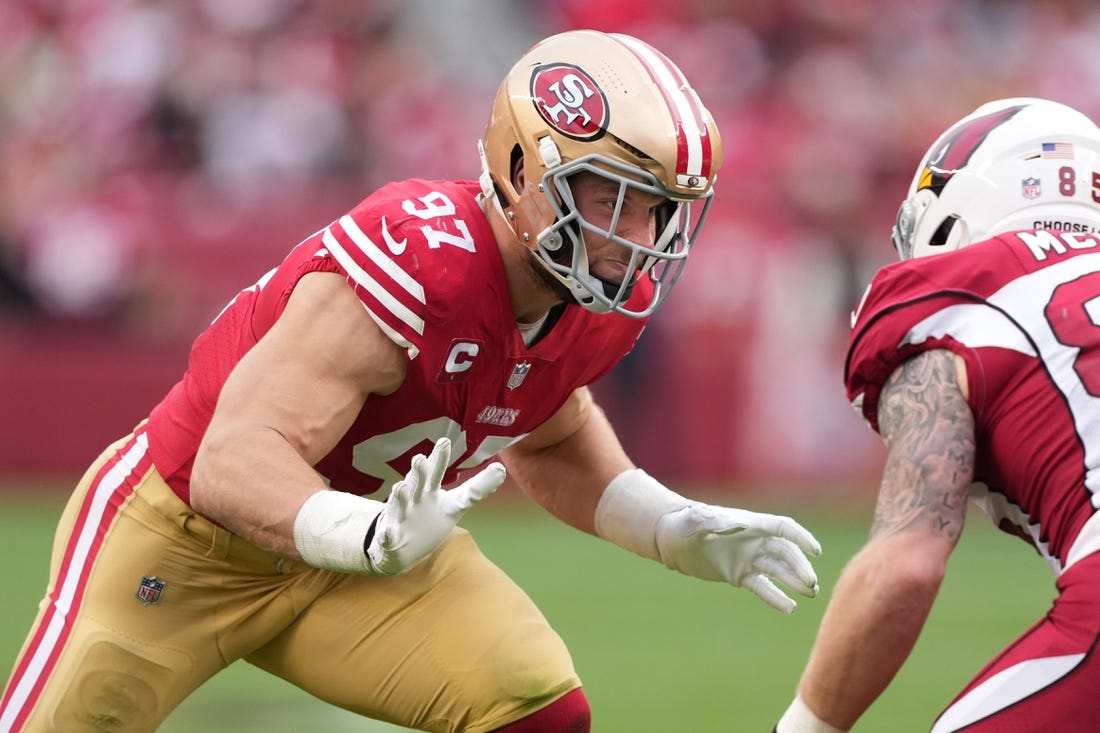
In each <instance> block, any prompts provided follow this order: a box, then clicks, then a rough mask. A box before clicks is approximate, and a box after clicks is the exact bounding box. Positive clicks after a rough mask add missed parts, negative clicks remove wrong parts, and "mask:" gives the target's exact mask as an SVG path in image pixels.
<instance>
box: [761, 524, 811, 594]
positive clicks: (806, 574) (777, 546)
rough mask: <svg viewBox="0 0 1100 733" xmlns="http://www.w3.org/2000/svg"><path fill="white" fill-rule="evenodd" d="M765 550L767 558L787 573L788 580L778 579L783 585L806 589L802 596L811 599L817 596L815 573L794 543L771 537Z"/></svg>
mask: <svg viewBox="0 0 1100 733" xmlns="http://www.w3.org/2000/svg"><path fill="white" fill-rule="evenodd" d="M765 548H766V550H767V553H768V557H770V558H774V559H775V560H776V561H777V562H778V563H780V564H781V565H782V567H784V568H785V569H786V570H787V571H789V580H788V579H787V578H781V579H780V580H782V582H783V583H784V584H785V585H788V586H790V587H791V588H806V589H807V591H808V592H807V593H803V595H808V596H811V597H813V596H815V595H817V573H816V572H815V571H814V567H813V565H811V564H810V561H809V560H808V559H807V558H806V556H805V555H803V554H802V550H801V549H800V548H799V547H798V546H797V545H796V544H795V543H793V542H791V541H790V540H785V539H781V538H779V537H773V538H771V539H770V540H768V541H767V543H766V544H765ZM800 592H801V591H800Z"/></svg>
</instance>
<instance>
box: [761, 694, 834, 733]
mask: <svg viewBox="0 0 1100 733" xmlns="http://www.w3.org/2000/svg"><path fill="white" fill-rule="evenodd" d="M775 733H846V732H845V731H844V729H843V728H837V727H834V726H832V725H829V724H828V723H826V722H825V721H824V720H822V719H821V718H819V717H817V716H816V715H815V714H814V711H813V710H810V706H809V705H807V704H806V703H805V701H803V699H802V696H801V695H796V696H795V698H794V700H793V701H792V702H791V706H790V707H789V708H787V712H785V713H783V717H782V718H780V719H779V724H778V725H776V726H775Z"/></svg>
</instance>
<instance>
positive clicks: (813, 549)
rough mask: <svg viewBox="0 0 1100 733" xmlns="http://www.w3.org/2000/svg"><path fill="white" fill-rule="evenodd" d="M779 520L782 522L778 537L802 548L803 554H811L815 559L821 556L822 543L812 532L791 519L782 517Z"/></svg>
mask: <svg viewBox="0 0 1100 733" xmlns="http://www.w3.org/2000/svg"><path fill="white" fill-rule="evenodd" d="M779 519H780V520H781V521H780V524H779V528H778V531H777V532H776V534H777V535H779V536H780V537H782V538H783V539H785V540H790V541H791V542H793V543H795V544H796V545H798V546H799V547H800V548H802V551H803V552H806V553H809V554H810V555H813V556H814V557H817V556H818V555H820V554H821V543H820V542H818V541H817V538H816V537H814V536H813V534H811V532H810V530H808V529H806V528H805V527H803V526H802V525H801V524H799V523H798V522H796V521H794V520H793V519H791V518H790V517H780V518H779Z"/></svg>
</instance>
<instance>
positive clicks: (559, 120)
mask: <svg viewBox="0 0 1100 733" xmlns="http://www.w3.org/2000/svg"><path fill="white" fill-rule="evenodd" d="M531 99H532V100H533V101H534V103H535V109H537V110H538V111H539V114H540V115H542V118H543V119H544V120H546V121H547V122H549V123H550V125H551V126H552V127H553V128H554V129H555V130H557V131H558V132H560V133H561V134H563V135H565V136H566V137H570V138H573V139H574V140H582V141H588V140H596V139H597V138H599V137H600V136H602V135H603V134H604V132H605V131H606V130H607V122H608V108H607V97H605V96H604V93H603V90H602V89H600V88H599V86H597V85H596V82H594V81H593V80H592V77H591V76H589V75H588V74H587V73H586V72H585V71H583V70H582V69H580V68H578V67H576V66H572V65H570V64H547V65H545V66H537V67H535V70H534V72H533V73H532V74H531Z"/></svg>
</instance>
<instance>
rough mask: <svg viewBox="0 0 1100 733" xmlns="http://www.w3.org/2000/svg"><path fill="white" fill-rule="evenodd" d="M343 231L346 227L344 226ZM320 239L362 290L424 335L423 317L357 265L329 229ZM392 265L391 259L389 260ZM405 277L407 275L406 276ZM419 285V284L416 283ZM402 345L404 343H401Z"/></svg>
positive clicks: (421, 293)
mask: <svg viewBox="0 0 1100 733" xmlns="http://www.w3.org/2000/svg"><path fill="white" fill-rule="evenodd" d="M345 231H347V230H346V228H345ZM322 239H323V240H324V242H325V246H326V247H327V248H328V250H329V252H331V253H332V256H333V257H335V258H336V261H337V262H339V263H340V266H341V267H343V268H344V269H345V270H347V273H348V275H350V276H351V278H352V280H354V281H355V282H356V284H358V285H359V286H361V287H362V288H363V289H364V290H366V291H367V292H368V293H370V294H371V295H372V296H373V297H374V298H376V299H377V300H378V302H379V303H380V304H381V305H382V306H383V307H384V308H386V310H388V311H389V312H390V313H391V314H392V315H393V316H394V317H395V318H397V319H398V320H400V321H401V322H402V323H404V324H405V325H406V326H408V327H409V328H411V329H412V330H413V331H414V332H416V334H417V335H419V336H423V335H424V319H423V318H421V317H420V316H418V315H417V314H415V313H413V312H412V311H411V310H409V308H408V307H406V306H405V305H404V304H403V303H401V302H400V301H399V300H397V298H395V297H393V295H392V294H391V293H390V292H389V291H388V290H386V288H385V287H383V286H382V285H381V284H380V283H379V282H378V281H377V280H375V279H374V278H373V277H371V276H370V275H368V274H367V272H366V271H365V270H364V269H363V268H362V267H360V266H359V263H357V262H356V261H355V259H354V258H353V257H352V256H351V254H350V253H348V251H347V250H345V249H344V247H343V245H342V244H340V242H339V241H338V240H337V239H336V237H335V235H333V233H332V231H331V229H326V230H325V233H324V235H322ZM390 264H391V265H392V264H393V263H392V261H390ZM406 277H407V276H406ZM417 287H419V285H417ZM423 297H424V296H423V290H421V291H420V302H421V303H423V302H424V300H423ZM371 315H372V316H374V319H375V321H381V320H383V319H382V318H381V315H380V314H377V313H371ZM391 332H392V330H387V333H391ZM398 343H401V342H398ZM402 345H404V344H402Z"/></svg>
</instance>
